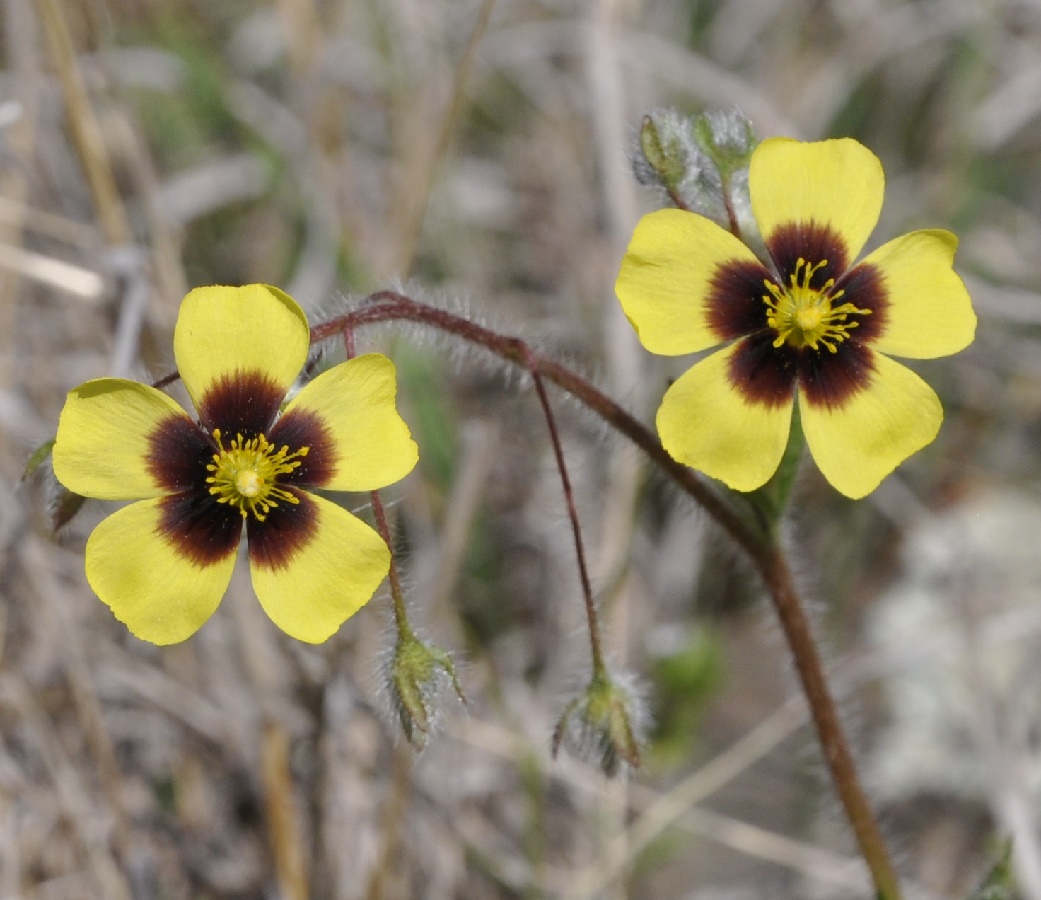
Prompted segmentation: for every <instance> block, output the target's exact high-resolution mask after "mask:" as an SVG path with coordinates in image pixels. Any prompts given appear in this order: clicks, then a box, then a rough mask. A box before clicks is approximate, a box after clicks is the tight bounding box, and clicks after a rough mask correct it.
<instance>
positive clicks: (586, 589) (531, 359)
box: [517, 340, 606, 676]
mask: <svg viewBox="0 0 1041 900" xmlns="http://www.w3.org/2000/svg"><path fill="white" fill-rule="evenodd" d="M517 344H518V347H519V350H520V353H521V355H522V356H523V358H524V364H525V366H526V368H527V369H528V371H529V372H531V379H532V381H533V382H534V383H535V393H536V394H538V397H539V403H540V404H541V405H542V414H543V415H544V416H545V417H546V427H547V428H548V429H549V439H550V443H551V444H552V445H553V455H554V456H555V457H556V460H557V471H558V472H560V484H561V488H562V489H563V491H564V502H565V504H566V505H567V515H568V519H570V521H571V532H572V535H573V536H574V540H575V557H576V559H577V561H578V577H579V580H580V581H581V582H582V599H583V601H584V602H585V607H586V621H587V624H588V625H589V649H590V653H591V654H592V657H593V675H594V676H597V675H603V674H604V672H605V671H606V667H605V665H604V652H603V646H602V644H601V641H600V621H599V617H598V616H597V612H596V603H595V602H594V600H593V587H592V585H591V584H590V581H589V567H588V566H587V565H586V551H585V547H584V546H583V543H582V526H581V524H580V523H579V521H578V509H577V508H576V506H575V493H574V491H573V490H572V489H571V478H570V477H569V476H568V473H567V464H566V463H565V461H564V448H563V446H562V445H561V443H560V432H558V431H557V421H556V418H555V417H554V415H553V409H552V407H551V406H550V405H549V395H548V394H547V393H546V386H545V385H544V384H543V383H542V375H541V374H540V373H539V362H538V360H537V359H536V358H535V354H534V352H533V351H532V349H531V347H529V346H528V345H527V344H525V343H524V342H523V341H520V340H518V341H517Z"/></svg>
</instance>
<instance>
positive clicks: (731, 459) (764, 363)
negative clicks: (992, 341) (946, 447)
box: [616, 138, 976, 497]
mask: <svg viewBox="0 0 1041 900" xmlns="http://www.w3.org/2000/svg"><path fill="white" fill-rule="evenodd" d="M883 190H884V176H883V173H882V166H881V164H880V163H879V161H878V159H877V158H876V157H875V156H874V154H872V153H871V151H869V150H868V149H866V148H865V147H863V146H862V145H861V144H859V143H857V142H856V141H853V140H850V139H842V140H829V141H821V142H817V143H801V142H798V141H794V140H790V139H787V138H773V139H770V140H766V141H764V142H763V143H762V144H760V145H759V146H758V147H757V148H756V150H755V151H754V153H753V155H752V159H751V164H750V168H749V193H750V197H751V203H752V212H753V215H754V217H755V220H756V222H757V224H758V226H759V230H760V234H761V236H762V238H763V241H764V243H765V246H766V249H767V252H768V255H769V259H768V260H766V261H761V260H760V259H759V258H757V257H756V255H755V254H754V253H753V252H752V251H751V250H750V249H749V248H748V247H747V246H746V245H745V244H744V243H742V242H741V241H740V240H738V238H737V237H735V236H734V235H733V234H731V233H730V232H728V231H726V230H724V229H723V228H721V227H720V226H718V225H716V224H715V223H714V222H711V221H709V220H708V219H706V218H703V217H702V216H699V215H695V214H693V213H689V212H686V211H683V210H676V209H667V210H660V211H658V212H653V213H650V214H649V215H646V216H644V217H643V219H642V220H641V221H640V222H639V224H638V225H637V227H636V231H635V233H634V234H633V238H632V241H631V243H630V245H629V249H628V251H627V253H626V255H625V258H624V260H623V261H622V266H621V272H620V274H619V276H618V282H617V285H616V291H617V294H618V298H619V300H620V301H621V304H622V307H623V309H624V310H625V313H626V315H627V316H628V318H629V321H630V322H631V323H632V324H633V327H634V328H635V329H636V331H637V333H638V335H639V338H640V341H641V342H642V343H643V345H644V346H645V347H646V348H647V349H648V350H650V351H651V352H653V353H659V354H664V355H673V356H676V355H682V354H688V353H696V352H698V351H701V350H708V349H710V348H713V347H716V346H717V345H721V344H725V345H726V346H724V347H723V349H720V350H717V351H716V352H714V353H712V354H711V355H709V356H707V357H706V358H705V359H703V360H700V361H699V362H697V363H696V364H695V365H694V366H693V367H692V368H691V369H689V370H688V371H687V372H686V373H684V374H683V375H681V376H680V377H679V378H678V379H677V380H676V382H675V383H674V384H673V385H672V386H671V387H670V388H669V389H668V391H667V392H666V394H665V396H664V398H663V400H662V404H661V407H660V408H659V410H658V415H657V425H658V433H659V435H660V437H661V440H662V444H663V445H664V446H665V448H666V450H668V451H669V453H670V454H671V455H672V456H673V457H674V458H675V459H677V460H678V461H680V462H682V463H684V464H686V465H689V466H691V467H692V468H695V469H698V470H700V471H702V472H705V473H706V474H708V475H711V476H712V477H714V478H718V479H720V480H721V481H723V482H725V483H726V484H728V485H729V486H730V487H732V488H735V489H736V490H742V491H749V490H754V489H755V488H758V487H760V486H762V485H763V484H765V483H766V482H767V481H768V480H769V478H770V476H771V475H772V474H773V473H774V471H775V470H776V469H777V466H778V465H779V463H780V460H781V456H782V455H783V453H784V449H785V446H786V444H787V441H788V436H789V428H790V424H791V419H792V412H793V409H794V406H795V404H796V403H798V409H799V413H800V417H801V422H802V428H803V431H804V433H805V435H806V442H807V445H808V447H809V449H810V452H811V453H812V455H813V458H814V459H815V461H816V462H817V465H818V467H819V468H820V470H821V472H822V473H823V474H824V476H825V477H826V478H827V479H828V481H830V482H831V483H832V485H834V486H835V487H836V488H837V489H838V490H839V491H841V492H842V493H843V494H846V495H847V496H850V497H863V496H865V495H866V494H868V493H870V492H871V491H872V490H874V489H875V488H876V487H877V486H878V484H879V482H881V480H882V479H883V478H884V477H885V476H886V475H887V474H889V473H890V472H891V471H892V470H893V469H894V468H895V467H896V466H898V465H899V464H900V463H901V462H902V461H903V460H904V459H906V458H907V457H908V456H910V455H911V454H912V453H915V452H916V451H918V450H920V449H921V448H922V447H924V446H925V445H926V444H928V443H929V442H930V441H932V440H933V438H935V436H936V434H937V432H938V430H939V427H940V423H941V421H942V419H943V410H942V409H941V406H940V401H939V399H938V398H937V396H936V394H935V393H934V392H933V390H932V388H930V387H929V386H928V385H927V384H926V383H925V382H924V381H922V379H921V378H919V377H918V376H917V375H916V374H914V373H913V372H912V371H911V370H910V369H907V368H906V367H904V366H902V365H900V364H899V363H896V362H894V361H893V360H891V359H890V358H889V354H892V355H894V356H902V357H906V358H912V359H929V358H934V357H939V356H946V355H949V354H952V353H956V352H957V351H959V350H962V349H964V348H965V347H966V346H968V344H970V343H971V342H972V339H973V336H974V333H975V327H976V316H975V314H974V313H973V310H972V303H971V301H970V299H969V295H968V292H967V291H966V290H965V286H964V284H963V283H962V281H961V279H960V278H959V277H958V275H957V274H955V272H954V269H953V261H954V254H955V250H956V249H957V243H958V242H957V238H955V236H954V235H953V234H951V233H950V232H947V231H941V230H924V231H914V232H911V233H909V234H906V235H903V236H902V237H899V238H896V239H895V240H892V241H890V242H888V243H886V244H884V245H883V246H881V247H879V248H878V249H877V250H875V251H874V252H872V253H871V254H869V255H868V256H867V257H866V258H865V259H864V260H862V261H861V262H859V263H856V264H854V260H855V259H856V257H857V255H858V254H859V253H860V251H861V250H862V248H863V246H864V244H865V242H866V241H867V239H868V237H869V236H870V234H871V232H872V230H873V229H874V227H875V224H876V223H877V221H878V216H879V213H880V212H881V208H882V195H883Z"/></svg>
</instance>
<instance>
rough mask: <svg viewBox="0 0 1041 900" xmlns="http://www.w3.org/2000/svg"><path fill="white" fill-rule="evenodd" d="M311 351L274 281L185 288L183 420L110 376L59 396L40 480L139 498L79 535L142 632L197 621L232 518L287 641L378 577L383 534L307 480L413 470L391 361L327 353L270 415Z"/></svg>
mask: <svg viewBox="0 0 1041 900" xmlns="http://www.w3.org/2000/svg"><path fill="white" fill-rule="evenodd" d="M308 346H309V333H308V325H307V319H306V317H305V316H304V313H303V311H302V310H301V309H300V307H299V306H298V305H297V304H296V303H295V302H294V301H293V300H292V298H290V297H289V296H288V295H286V294H284V293H283V292H282V291H279V290H278V289H276V288H272V287H267V286H265V285H248V286H246V287H240V288H236V287H203V288H197V289H195V290H193V291H191V292H190V293H189V294H188V296H187V297H185V299H184V301H183V303H182V305H181V310H180V314H179V316H178V319H177V325H176V328H175V331H174V356H175V358H176V361H177V366H178V370H179V372H180V376H181V380H182V381H183V382H184V385H185V388H186V389H187V391H188V394H189V396H190V397H191V399H192V403H193V404H194V406H195V410H196V413H197V415H198V419H197V420H196V419H193V418H191V417H190V416H189V415H188V414H187V413H186V412H185V411H184V410H183V409H182V408H181V407H180V406H179V405H178V404H177V403H176V402H175V401H174V400H173V399H172V398H170V397H169V396H168V395H167V394H165V393H163V392H162V391H159V390H156V389H155V388H152V387H149V386H147V385H143V384H138V383H137V382H133V381H127V380H124V379H119V378H99V379H96V380H94V381H88V382H86V383H85V384H83V385H80V387H78V388H76V389H74V390H73V391H71V392H70V393H69V396H68V399H67V401H66V403H65V407H64V409H63V410H62V414H61V418H60V420H59V423H58V436H57V440H56V443H55V446H54V455H53V460H54V472H55V475H56V476H57V477H58V480H59V481H61V483H62V484H64V485H65V487H67V488H68V489H69V490H71V491H74V492H76V493H78V494H82V495H84V496H87V497H94V498H98V499H102V500H133V501H136V502H134V503H131V504H130V505H128V506H125V507H123V508H122V509H119V510H117V511H116V512H115V513H113V514H112V515H110V516H109V517H108V518H106V519H105V520H103V521H102V522H101V523H100V524H99V525H98V526H97V528H95V529H94V531H93V532H92V533H91V535H90V538H89V539H88V541H87V550H86V572H87V580H88V581H89V582H90V585H91V587H92V588H93V589H94V591H95V592H96V593H97V595H98V596H99V597H100V598H101V599H102V600H103V601H104V602H105V603H106V604H108V606H109V607H111V609H112V612H113V613H114V614H115V616H116V618H118V619H119V620H120V621H122V622H124V623H125V624H126V625H127V627H128V628H129V629H130V631H131V632H133V633H134V634H135V635H137V636H138V637H140V638H142V639H144V640H147V641H151V642H152V643H155V644H171V643H176V642H178V641H183V640H185V639H186V638H188V637H190V636H191V635H192V634H194V633H195V632H196V631H197V630H198V629H199V628H200V627H201V626H202V624H203V623H204V622H205V621H206V620H207V619H208V618H209V617H210V615H211V614H212V613H213V612H214V610H215V609H216V608H217V606H218V604H219V603H220V600H221V598H222V596H223V595H224V592H225V590H226V588H227V586H228V583H229V581H230V579H231V573H232V569H233V568H234V565H235V558H236V556H237V554H238V548H239V543H240V540H241V537H242V531H243V528H245V531H246V535H247V541H248V546H249V568H250V574H251V576H252V581H253V587H254V589H255V591H256V594H257V597H258V599H259V600H260V603H261V605H262V606H263V608H264V610H265V612H266V613H267V614H268V616H270V617H271V619H272V620H273V621H274V622H275V624H276V625H278V626H279V627H280V628H281V629H282V630H283V631H285V632H286V633H287V634H289V635H291V636H293V637H295V638H298V639H300V640H303V641H309V642H312V643H318V642H321V641H324V640H325V639H326V638H328V637H330V636H331V635H332V634H333V633H334V632H335V631H336V630H337V629H338V628H339V627H340V625H341V624H342V623H343V622H344V621H345V620H346V619H347V618H348V617H349V616H351V615H353V614H354V613H355V612H356V611H357V610H358V609H359V608H360V607H361V606H363V605H364V604H365V603H366V602H368V600H369V599H370V597H371V596H372V594H373V593H374V592H375V590H376V588H377V587H378V586H379V584H380V582H381V581H382V580H383V578H384V576H386V574H387V570H388V567H389V564H390V551H389V549H388V548H387V545H386V543H385V542H384V540H383V539H382V538H381V537H380V536H379V535H378V534H377V533H376V532H375V531H374V530H373V529H372V528H370V527H369V526H368V525H366V524H365V523H364V522H362V521H361V520H360V519H358V518H356V517H355V516H354V515H352V514H351V513H349V512H347V511H346V510H345V509H343V508H342V507H340V506H338V505H337V504H335V503H333V502H332V501H330V500H328V499H326V498H324V497H321V496H318V495H317V494H315V493H313V492H312V490H311V489H313V488H322V489H329V490H334V491H337V490H339V491H370V490H375V489H377V488H381V487H385V486H386V485H388V484H391V483H392V482H395V481H397V480H399V479H400V478H403V477H404V476H405V475H407V474H408V473H409V472H410V471H411V470H412V468H413V467H414V466H415V464H416V461H417V451H416V445H415V443H414V442H413V441H412V438H411V436H410V434H409V430H408V427H407V426H406V424H405V422H404V421H403V420H402V419H401V417H400V416H399V415H398V412H397V409H396V407H395V394H396V378H395V371H394V366H393V364H392V363H391V361H390V360H389V359H387V358H386V357H384V356H381V355H379V354H368V355H365V356H360V357H358V358H356V359H352V360H349V361H348V362H345V363H341V364H339V365H337V366H334V367H333V368H331V369H329V370H328V371H326V372H323V373H322V374H320V375H319V376H318V377H316V378H315V379H314V380H313V381H311V382H310V383H308V384H307V385H305V386H304V387H303V388H302V389H301V390H300V392H299V393H298V394H297V395H296V396H295V397H293V399H292V400H291V401H290V402H289V403H288V405H287V406H286V407H285V409H284V410H281V409H280V407H281V404H282V402H283V400H284V398H285V396H286V393H287V391H288V390H289V388H290V387H292V385H293V382H294V381H295V379H296V378H297V376H298V375H299V373H300V370H301V369H302V367H303V365H304V363H305V362H306V359H307V353H308Z"/></svg>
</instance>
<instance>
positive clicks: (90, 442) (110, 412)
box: [53, 378, 195, 500]
mask: <svg viewBox="0 0 1041 900" xmlns="http://www.w3.org/2000/svg"><path fill="white" fill-rule="evenodd" d="M171 422H173V423H175V424H176V425H179V426H182V427H184V428H185V430H187V431H189V432H190V431H194V430H195V426H194V425H193V423H192V421H191V420H190V419H189V418H188V416H187V415H186V414H185V412H184V410H183V409H181V407H180V406H178V405H177V403H175V402H174V401H173V400H172V399H171V398H170V397H168V396H167V395H166V394H164V393H163V392H162V391H158V390H156V389H155V388H152V387H149V386H148V385H145V384H138V383H137V382H136V381H126V380H124V379H122V378H98V379H95V380H94V381H88V382H86V383H85V384H81V385H80V386H79V387H78V388H76V389H75V390H72V391H70V392H69V395H68V397H67V398H66V400H65V407H64V408H63V409H62V411H61V417H60V418H59V419H58V437H57V439H56V442H55V444H54V452H53V462H54V474H55V475H56V476H57V478H58V480H59V481H60V482H61V483H62V484H63V485H65V487H67V488H68V489H69V490H70V491H73V492H75V493H77V494H82V495H83V496H84V497H96V498H98V499H99V500H140V499H144V498H146V497H159V496H161V495H163V494H166V493H169V489H168V488H166V487H164V486H163V485H162V483H161V480H160V479H159V478H157V477H156V472H155V471H154V470H153V469H151V468H150V466H149V456H150V453H151V451H152V449H153V440H154V439H155V437H156V435H157V433H158V432H159V431H160V429H161V428H162V427H163V426H164V423H165V424H167V425H169V424H170V423H171Z"/></svg>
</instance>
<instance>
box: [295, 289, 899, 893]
mask: <svg viewBox="0 0 1041 900" xmlns="http://www.w3.org/2000/svg"><path fill="white" fill-rule="evenodd" d="M368 301H369V302H368V304H367V305H364V306H362V307H360V308H358V309H356V310H353V311H352V312H349V313H347V314H346V315H344V316H341V317H339V318H337V319H335V320H333V321H331V322H327V323H325V324H322V325H318V326H315V327H314V328H312V329H311V340H312V341H322V340H326V339H328V338H331V337H335V336H337V335H340V334H342V333H343V332H344V330H345V329H354V328H356V327H359V326H363V325H372V324H376V323H380V322H389V321H395V320H405V321H409V322H414V323H419V324H423V325H427V326H429V327H432V328H436V329H438V330H441V331H445V332H448V333H450V334H454V335H456V336H457V337H460V338H462V339H463V340H466V341H469V342H471V343H474V344H478V345H480V346H482V347H484V348H485V349H486V350H488V351H490V352H491V353H494V354H496V355H497V356H500V357H501V358H503V359H506V360H508V361H510V362H513V363H516V364H517V365H520V366H522V367H524V368H526V369H527V370H528V371H530V372H532V374H533V377H535V384H536V389H537V390H540V396H541V379H540V378H539V374H541V376H542V377H544V378H546V379H548V380H549V381H552V382H553V383H554V384H556V385H557V386H558V387H560V388H562V389H563V390H565V391H567V392H568V393H570V394H572V395H573V396H574V397H576V398H577V399H578V400H579V401H580V402H582V403H583V404H584V405H585V406H586V407H587V408H589V409H590V410H592V411H593V412H594V413H596V414H597V415H599V416H600V417H601V418H603V419H604V420H605V421H606V422H607V423H608V424H610V425H612V426H613V427H614V428H615V429H617V430H618V431H619V432H621V433H622V434H624V435H625V436H626V437H627V438H629V439H630V440H631V441H632V442H633V443H634V444H636V445H637V446H638V447H639V448H640V449H641V450H643V452H644V453H646V454H647V456H648V457H649V458H650V459H651V460H652V461H653V462H654V463H655V464H656V465H657V466H658V468H659V469H661V471H662V472H663V473H664V474H666V475H667V476H668V477H669V478H671V479H672V480H673V481H674V482H675V483H676V484H677V486H679V487H680V488H681V489H682V490H683V491H684V492H686V493H687V494H688V495H689V496H690V497H692V498H693V499H694V500H695V501H696V502H697V503H698V504H699V505H700V506H701V507H702V508H703V509H704V510H705V511H706V512H707V513H708V514H709V515H710V516H711V517H712V518H713V519H714V520H715V522H716V523H717V524H718V525H719V526H720V527H721V528H722V529H723V530H724V531H725V532H726V533H727V534H728V535H729V537H730V538H731V539H732V540H733V541H734V542H735V543H737V544H738V545H739V546H740V547H741V548H742V549H743V550H744V551H745V552H746V553H747V554H748V556H749V557H750V559H751V561H752V564H753V566H754V567H755V569H756V571H758V573H759V575H760V577H761V578H762V580H763V584H764V586H765V588H766V590H767V593H769V595H770V599H771V601H772V602H773V605H774V608H775V609H776V610H777V616H778V618H779V620H780V623H781V627H782V629H783V631H784V634H785V638H786V640H787V642H788V647H789V649H790V650H791V653H792V657H793V659H794V660H795V667H796V671H797V672H798V675H799V680H800V682H801V684H802V688H803V692H804V694H805V695H806V700H807V703H808V704H809V706H810V710H811V712H812V715H813V721H814V724H815V726H816V730H817V735H818V738H819V740H820V742H821V747H822V749H823V751H824V758H825V761H826V763H827V766H828V770H829V772H830V774H831V777H832V780H833V782H834V784H835V789H836V791H837V793H838V795H839V799H840V800H841V802H842V805H843V807H844V808H845V810H846V815H847V817H848V818H849V821H850V825H851V827H852V828H853V833H854V836H855V837H856V840H857V844H858V846H859V848H860V852H861V854H862V856H863V857H864V860H865V862H866V863H867V865H868V868H869V869H870V871H871V877H872V879H873V881H874V884H875V889H876V892H877V895H878V897H879V900H900V898H901V897H902V893H901V890H900V882H899V879H898V878H897V875H896V872H895V869H894V868H893V865H892V862H891V861H890V858H889V852H888V850H887V848H886V844H885V841H884V839H883V837H882V833H881V830H880V829H879V827H878V823H877V821H876V819H875V816H874V813H873V812H872V810H871V805H870V804H869V802H868V799H867V796H866V795H865V794H864V790H863V788H862V786H861V784H860V779H859V777H858V775H857V770H856V766H855V764H854V762H853V754H852V753H851V752H850V749H849V744H848V742H847V741H846V737H845V734H844V732H843V730H842V726H841V724H840V721H839V715H838V710H837V708H836V706H835V701H834V698H833V697H832V695H831V691H830V689H829V688H828V682H827V677H826V675H825V673H824V666H823V664H822V662H821V658H820V654H819V652H818V650H817V644H816V641H815V640H814V638H813V632H812V629H811V628H810V623H809V619H808V618H807V616H806V612H805V610H804V608H803V603H802V600H801V598H800V596H799V592H798V590H797V589H796V587H795V583H794V580H793V578H792V573H791V568H790V567H789V565H788V562H787V559H786V558H785V556H784V553H783V551H782V550H781V548H780V546H779V545H778V543H777V540H776V538H775V536H774V534H773V529H770V528H769V527H766V526H765V525H764V523H763V522H762V521H760V520H750V519H749V517H748V516H747V515H745V514H744V511H743V510H741V509H739V508H738V506H737V505H736V504H735V502H734V500H733V499H732V498H729V497H727V496H726V495H724V494H722V493H721V492H720V491H719V490H717V489H716V488H715V487H713V486H712V485H711V484H710V483H709V482H708V481H707V480H705V479H704V478H703V477H701V476H700V475H698V474H697V473H696V472H694V471H693V470H692V469H688V468H687V467H686V466H684V465H682V464H680V463H677V462H676V461H675V460H674V459H673V458H672V457H671V456H669V454H668V453H667V452H666V450H665V449H664V448H663V447H662V445H661V443H660V442H659V441H658V439H657V437H656V436H655V435H654V434H653V433H652V432H651V431H650V430H649V429H648V428H647V427H646V426H644V425H643V424H642V423H641V422H639V421H638V420H637V419H635V418H634V417H633V416H632V415H631V414H630V413H628V412H627V411H626V410H624V409H623V408H622V407H621V406H619V405H618V404H617V403H616V402H615V401H614V400H612V399H611V398H610V397H608V396H607V395H606V394H604V393H603V392H602V391H600V390H599V389H597V388H596V387H595V386H593V385H592V384H591V383H590V382H589V381H587V380H586V379H584V378H582V377H581V376H580V375H578V374H577V373H575V372H573V371H571V370H570V369H568V368H567V367H566V366H563V365H561V364H560V363H558V362H555V361H554V360H552V359H549V358H547V357H544V356H542V355H541V354H539V353H537V352H536V351H535V350H534V349H532V348H531V347H530V346H529V345H527V344H526V343H524V342H523V341H521V340H519V339H518V338H514V337H508V336H505V335H501V334H498V333H497V332H495V331H492V330H491V329H489V328H485V327H483V326H481V325H478V324H476V323H475V322H471V321H470V320H468V319H464V318H462V317H461V316H457V315H454V314H453V313H450V312H448V311H446V310H443V309H437V308H434V307H430V306H426V305H425V304H422V303H418V302H417V301H415V300H413V299H412V298H410V297H408V296H406V295H404V294H401V293H398V292H396V291H380V292H378V293H375V294H372V295H371V296H370V297H369V298H368Z"/></svg>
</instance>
